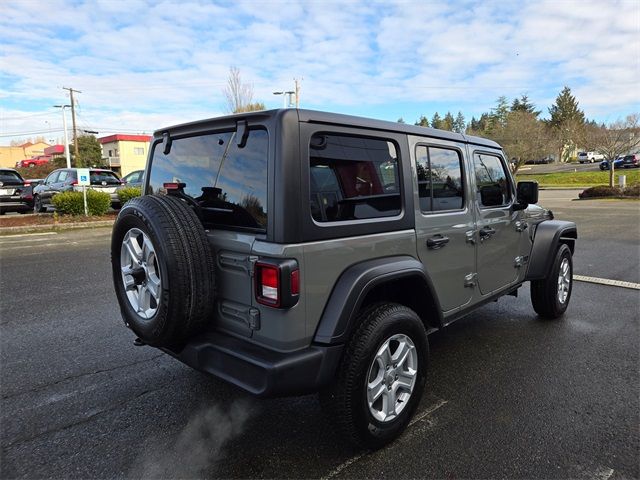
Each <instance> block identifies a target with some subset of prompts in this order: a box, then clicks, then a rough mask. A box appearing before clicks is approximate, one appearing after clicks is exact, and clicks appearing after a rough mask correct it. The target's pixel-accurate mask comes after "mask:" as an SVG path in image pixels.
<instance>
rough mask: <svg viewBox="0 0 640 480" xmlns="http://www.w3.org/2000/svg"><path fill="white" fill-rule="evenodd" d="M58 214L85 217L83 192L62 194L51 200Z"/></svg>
mask: <svg viewBox="0 0 640 480" xmlns="http://www.w3.org/2000/svg"><path fill="white" fill-rule="evenodd" d="M51 203H53V206H54V207H56V212H58V213H59V214H62V215H84V201H83V200H82V192H62V193H58V194H56V195H54V196H53V198H51Z"/></svg>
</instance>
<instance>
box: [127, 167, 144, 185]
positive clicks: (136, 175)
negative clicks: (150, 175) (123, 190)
mask: <svg viewBox="0 0 640 480" xmlns="http://www.w3.org/2000/svg"><path fill="white" fill-rule="evenodd" d="M143 176H144V170H136V171H134V172H131V173H129V174H127V175H125V176H124V177H122V184H123V186H126V187H142V178H143Z"/></svg>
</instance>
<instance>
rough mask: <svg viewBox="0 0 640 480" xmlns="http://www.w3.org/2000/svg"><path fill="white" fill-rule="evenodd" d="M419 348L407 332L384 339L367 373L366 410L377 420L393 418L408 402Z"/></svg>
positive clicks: (387, 420) (383, 420)
mask: <svg viewBox="0 0 640 480" xmlns="http://www.w3.org/2000/svg"><path fill="white" fill-rule="evenodd" d="M417 368H418V352H417V351H416V347H415V345H414V343H413V341H412V340H411V338H409V337H408V336H407V335H404V334H398V335H393V336H392V337H390V338H388V339H387V340H385V342H384V343H383V344H382V346H381V347H380V348H379V349H378V351H377V353H376V355H375V357H374V359H373V362H372V363H371V366H370V367H369V374H368V376H367V378H368V382H367V403H368V405H369V412H370V413H371V415H372V416H373V418H375V419H376V420H378V421H380V422H389V421H391V420H393V419H394V418H396V417H397V416H398V415H400V413H402V410H404V408H405V407H406V406H407V404H408V402H409V399H410V398H411V394H412V393H413V389H414V387H415V384H416V378H417V375H416V374H417Z"/></svg>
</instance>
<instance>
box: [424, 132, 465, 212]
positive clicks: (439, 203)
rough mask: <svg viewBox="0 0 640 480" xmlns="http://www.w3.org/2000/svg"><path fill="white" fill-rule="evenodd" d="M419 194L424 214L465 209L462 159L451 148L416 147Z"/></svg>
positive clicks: (458, 153)
mask: <svg viewBox="0 0 640 480" xmlns="http://www.w3.org/2000/svg"><path fill="white" fill-rule="evenodd" d="M416 171H417V174H418V195H419V197H420V210H421V211H422V212H425V213H426V212H438V211H444V210H461V209H462V208H463V206H464V187H463V183H462V157H461V156H460V152H458V151H457V150H452V149H448V148H441V147H427V146H424V145H419V146H418V147H417V148H416Z"/></svg>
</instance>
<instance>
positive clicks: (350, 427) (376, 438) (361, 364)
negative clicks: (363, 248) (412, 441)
mask: <svg viewBox="0 0 640 480" xmlns="http://www.w3.org/2000/svg"><path fill="white" fill-rule="evenodd" d="M358 322H359V327H358V328H357V330H356V331H355V332H354V334H353V336H352V338H351V341H350V342H349V344H348V345H347V348H346V351H345V354H344V357H343V359H342V362H341V364H340V366H339V371H338V373H337V378H336V379H335V381H334V383H333V385H331V386H330V387H329V388H328V389H327V390H325V391H323V392H321V393H320V401H321V404H322V406H323V409H324V410H325V411H326V412H327V414H328V416H329V418H330V420H331V421H332V422H334V423H335V424H336V426H337V428H338V430H339V431H340V432H341V433H342V434H343V435H344V436H345V437H346V438H347V439H348V440H349V441H351V442H352V443H354V444H356V445H358V446H361V447H366V448H374V449H376V448H380V447H382V446H384V445H385V444H387V443H389V442H391V441H392V440H394V439H395V438H396V437H398V436H399V435H400V434H401V433H402V432H403V431H404V429H405V428H406V426H407V424H408V423H409V420H410V419H411V417H412V415H413V413H414V411H415V409H416V408H417V406H418V404H419V403H420V398H421V397H422V392H423V390H424V386H425V383H426V372H427V362H428V357H429V344H428V341H427V334H426V331H425V328H424V325H423V323H422V321H421V320H420V318H419V317H418V315H417V314H416V313H415V312H414V311H413V310H411V309H409V308H407V307H404V306H402V305H398V304H393V303H385V304H381V305H376V306H374V307H372V308H369V309H367V310H365V311H364V312H363V313H362V314H361V315H360V317H359V318H358Z"/></svg>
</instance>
